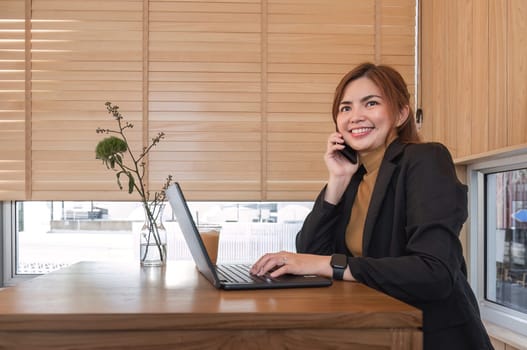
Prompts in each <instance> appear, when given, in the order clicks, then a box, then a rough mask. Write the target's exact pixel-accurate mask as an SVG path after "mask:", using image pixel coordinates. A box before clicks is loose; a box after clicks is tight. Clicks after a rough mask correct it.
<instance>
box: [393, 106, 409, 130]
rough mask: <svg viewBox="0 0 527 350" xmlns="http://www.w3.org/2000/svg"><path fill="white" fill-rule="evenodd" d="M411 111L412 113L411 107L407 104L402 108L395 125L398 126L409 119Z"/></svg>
mask: <svg viewBox="0 0 527 350" xmlns="http://www.w3.org/2000/svg"><path fill="white" fill-rule="evenodd" d="M409 113H410V108H409V107H408V106H407V105H406V106H404V107H403V108H401V110H400V111H399V115H398V116H397V121H396V123H395V126H396V127H397V128H398V127H400V126H401V125H403V124H404V123H405V122H406V119H408V114H409Z"/></svg>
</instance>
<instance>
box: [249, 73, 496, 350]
mask: <svg viewBox="0 0 527 350" xmlns="http://www.w3.org/2000/svg"><path fill="white" fill-rule="evenodd" d="M333 121H334V123H335V125H336V129H337V132H334V133H332V134H331V135H329V137H328V141H327V149H326V153H325V155H324V160H325V163H326V166H327V168H328V171H329V179H328V182H327V185H326V186H325V188H324V189H323V190H322V192H321V193H320V195H319V196H318V198H317V199H316V201H315V204H314V207H313V210H312V212H311V213H310V214H309V215H308V216H307V218H306V220H305V222H304V225H303V227H302V230H301V231H300V232H299V233H298V235H297V238H296V246H297V251H298V253H297V254H295V253H290V252H279V253H273V254H266V255H264V256H263V257H261V258H260V259H259V260H258V261H257V262H256V263H255V264H254V265H253V267H252V273H254V274H257V275H263V274H266V273H270V275H271V277H277V276H280V275H282V274H284V273H293V274H309V273H316V274H319V275H324V276H332V277H333V278H334V279H343V280H346V281H359V282H362V283H364V284H366V285H368V286H370V287H373V288H375V289H377V290H380V291H382V292H384V293H386V294H389V295H391V296H393V297H395V298H398V299H400V300H402V301H404V302H406V303H409V304H411V305H414V306H416V307H418V308H420V309H421V310H423V335H424V349H449V350H454V349H462V350H467V349H478V350H481V349H492V345H491V344H490V340H489V338H488V335H487V333H486V331H485V329H484V327H483V325H482V323H481V320H480V316H479V310H478V305H477V302H476V299H475V297H474V294H473V292H472V290H471V288H470V286H469V284H468V282H467V277H466V266H465V261H464V258H463V252H462V247H461V243H460V241H459V232H460V230H461V227H462V225H463V223H464V222H465V220H466V218H467V190H466V186H464V185H463V184H461V183H460V182H459V181H458V179H457V177H456V173H455V169H454V165H453V162H452V158H451V155H450V153H449V152H448V150H447V149H446V148H445V147H444V146H442V145H441V144H438V143H422V142H420V140H419V136H418V134H417V130H416V126H415V122H414V116H413V112H412V109H411V107H410V94H409V93H408V90H407V87H406V83H405V82H404V80H403V78H402V77H401V75H400V74H399V73H398V72H397V71H395V70H394V69H393V68H391V67H388V66H382V65H380V66H376V65H374V64H371V63H365V64H361V65H359V66H358V67H356V68H355V69H353V70H352V71H351V72H349V73H348V74H347V75H345V76H344V77H343V79H342V80H341V82H340V84H339V85H338V86H337V89H336V93H335V97H334V101H333ZM344 143H346V144H348V145H349V146H351V148H353V149H354V150H355V151H356V152H357V154H358V160H359V161H358V162H357V164H354V163H352V162H350V161H349V160H348V159H346V157H344V156H343V155H342V153H341V152H340V151H341V150H343V149H344ZM273 270H274V271H273Z"/></svg>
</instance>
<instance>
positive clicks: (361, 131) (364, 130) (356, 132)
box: [351, 127, 374, 135]
mask: <svg viewBox="0 0 527 350" xmlns="http://www.w3.org/2000/svg"><path fill="white" fill-rule="evenodd" d="M373 129H374V128H373V127H372V128H358V129H353V130H351V134H352V135H359V134H365V133H367V132H370V131H371V130H373Z"/></svg>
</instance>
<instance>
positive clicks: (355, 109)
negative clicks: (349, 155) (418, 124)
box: [337, 77, 406, 155]
mask: <svg viewBox="0 0 527 350" xmlns="http://www.w3.org/2000/svg"><path fill="white" fill-rule="evenodd" d="M396 117H397V122H396V123H394V117H393V116H392V115H391V110H390V105H389V104H388V101H386V100H385V98H384V96H383V95H382V94H381V91H380V90H379V88H378V87H377V85H375V84H374V83H373V81H371V80H370V79H369V78H366V77H362V78H358V79H356V80H354V81H352V82H350V83H349V84H348V85H347V86H346V88H345V89H344V94H343V95H342V100H341V101H340V104H339V113H338V115H337V127H338V130H339V132H340V133H341V134H342V136H343V138H344V140H345V141H346V143H347V144H349V145H350V146H351V147H352V148H354V149H355V150H357V151H358V152H359V154H361V155H365V154H367V153H369V152H371V151H373V150H374V149H376V148H378V147H380V146H383V145H385V144H386V140H387V139H388V138H389V137H394V136H396V134H397V131H396V127H397V126H399V125H400V124H402V122H404V119H406V118H402V115H401V116H396Z"/></svg>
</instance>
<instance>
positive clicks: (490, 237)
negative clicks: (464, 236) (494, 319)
mask: <svg viewBox="0 0 527 350" xmlns="http://www.w3.org/2000/svg"><path fill="white" fill-rule="evenodd" d="M486 208H487V209H486V215H487V217H486V222H487V225H486V235H485V237H486V255H487V256H486V261H487V264H486V298H487V299H488V300H490V301H492V302H495V303H497V304H500V305H503V306H506V307H508V308H511V309H514V310H516V311H519V312H523V313H527V259H526V254H525V250H526V246H527V169H520V170H512V171H503V172H498V173H493V174H487V175H486Z"/></svg>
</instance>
